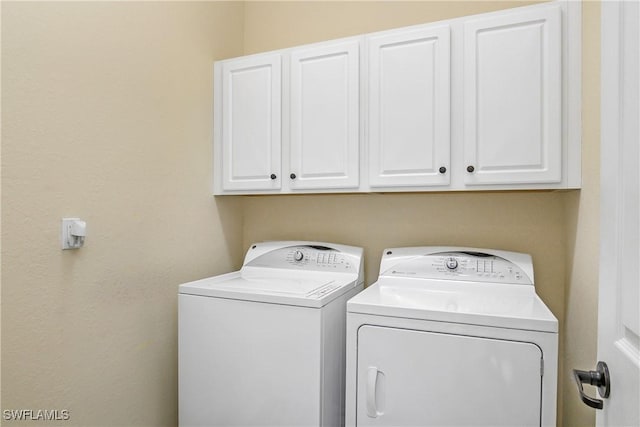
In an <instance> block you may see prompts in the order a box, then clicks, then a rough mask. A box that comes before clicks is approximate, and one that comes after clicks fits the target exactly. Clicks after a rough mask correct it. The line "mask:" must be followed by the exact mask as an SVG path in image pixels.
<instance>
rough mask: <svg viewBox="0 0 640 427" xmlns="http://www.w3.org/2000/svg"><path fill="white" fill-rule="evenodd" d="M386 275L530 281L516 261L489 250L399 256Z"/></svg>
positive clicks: (487, 280)
mask: <svg viewBox="0 0 640 427" xmlns="http://www.w3.org/2000/svg"><path fill="white" fill-rule="evenodd" d="M384 275H385V276H396V277H398V276H401V277H416V278H422V279H440V280H447V279H449V280H463V281H472V282H492V283H514V284H523V285H532V284H533V280H532V278H530V277H529V276H528V275H527V274H526V273H525V271H524V270H523V269H522V268H520V267H519V266H518V265H517V264H515V263H513V262H511V261H509V260H507V259H505V258H502V257H499V256H496V255H492V254H488V253H483V252H472V251H460V252H454V251H447V252H439V253H433V254H427V255H422V256H417V257H411V258H409V259H405V260H402V261H400V262H398V263H397V264H395V265H393V266H391V268H389V269H388V270H387V271H385V272H384Z"/></svg>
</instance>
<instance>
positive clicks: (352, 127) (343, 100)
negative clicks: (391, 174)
mask: <svg viewBox="0 0 640 427" xmlns="http://www.w3.org/2000/svg"><path fill="white" fill-rule="evenodd" d="M359 46H360V41H359V40H358V39H353V40H348V41H341V42H337V43H335V42H334V43H323V44H321V45H314V46H312V47H307V48H305V47H303V48H294V49H292V51H291V56H290V58H291V59H290V61H291V65H290V82H291V83H290V84H291V85H290V99H291V104H290V113H289V118H290V134H289V149H290V153H289V159H290V164H289V176H288V177H286V179H289V186H290V188H292V189H295V190H300V189H332V188H354V189H357V187H358V184H359V163H360V159H359V123H360V91H359V84H360V67H359Z"/></svg>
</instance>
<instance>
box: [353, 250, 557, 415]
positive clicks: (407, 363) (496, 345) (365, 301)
mask: <svg viewBox="0 0 640 427" xmlns="http://www.w3.org/2000/svg"><path fill="white" fill-rule="evenodd" d="M557 359H558V321H557V320H556V318H555V317H554V316H553V314H552V313H551V311H549V309H548V308H547V307H546V306H545V304H544V303H543V302H542V300H541V299H540V298H539V297H538V296H537V295H536V292H535V288H534V280H533V265H532V262H531V257H530V256H529V255H525V254H520V253H514V252H505V251H497V250H488V249H474V248H456V247H415V248H395V249H386V250H385V252H384V254H383V257H382V262H381V264H380V275H379V277H378V281H377V282H376V283H374V284H373V285H371V286H370V287H368V288H367V289H365V290H364V291H363V292H361V293H359V294H358V295H356V296H355V297H354V298H352V299H351V300H349V301H348V302H347V392H346V393H347V401H346V411H347V412H346V425H347V426H359V427H363V426H396V427H398V426H418V425H419V426H541V425H544V426H555V425H556V387H557V384H556V383H557Z"/></svg>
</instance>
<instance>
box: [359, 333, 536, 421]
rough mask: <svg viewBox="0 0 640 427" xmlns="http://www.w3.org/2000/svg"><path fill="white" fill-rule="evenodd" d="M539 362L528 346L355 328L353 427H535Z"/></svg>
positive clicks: (461, 337)
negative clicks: (354, 422) (355, 418)
mask: <svg viewBox="0 0 640 427" xmlns="http://www.w3.org/2000/svg"><path fill="white" fill-rule="evenodd" d="M541 358H542V352H541V350H540V348H539V347H538V346H536V345H535V344H531V343H523V342H516V341H505V340H498V339H488V338H478V337H470V336H463V335H450V334H442V333H434V332H424V331H414V330H407V329H396V328H387V327H378V326H362V327H361V328H360V329H358V361H357V366H358V368H357V369H358V378H357V399H356V406H357V408H356V417H357V421H356V424H357V426H359V427H362V426H388V427H392V426H393V427H398V426H471V425H473V426H540V409H541V390H542V377H541Z"/></svg>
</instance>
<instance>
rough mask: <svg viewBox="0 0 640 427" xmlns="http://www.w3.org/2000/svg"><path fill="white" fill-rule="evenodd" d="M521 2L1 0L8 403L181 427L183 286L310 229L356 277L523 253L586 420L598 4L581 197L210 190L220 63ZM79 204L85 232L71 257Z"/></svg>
mask: <svg viewBox="0 0 640 427" xmlns="http://www.w3.org/2000/svg"><path fill="white" fill-rule="evenodd" d="M522 4H524V3H522V2H518V3H508V2H503V1H500V2H492V3H489V2H478V1H471V2H451V1H446V2H427V1H423V2H421V1H417V2H398V1H394V2H368V1H359V2H250V3H246V4H243V3H242V2H235V3H232V4H229V3H218V2H216V3H213V2H202V3H190V2H178V3H165V2H146V3H126V4H125V3H116V2H107V3H95V2H91V3H83V2H70V3H58V2H51V3H7V2H3V4H2V31H3V32H2V90H3V92H2V112H3V116H2V128H3V134H2V344H3V345H2V391H3V396H2V397H3V399H2V408H3V409H6V408H36V409H37V408H49V409H55V408H59V409H70V410H71V416H72V420H71V423H69V422H67V423H64V425H86V426H88V425H149V426H152V425H153V426H155V425H175V424H176V417H177V389H176V383H177V370H176V362H177V330H176V285H177V284H178V283H181V282H184V281H187V280H191V279H195V278H199V277H203V276H207V275H212V274H217V273H221V272H225V271H230V270H232V269H235V268H237V267H238V264H239V263H240V262H241V259H242V252H243V251H244V249H245V248H246V247H247V245H248V244H249V243H251V242H252V241H259V240H265V239H310V240H327V241H336V242H342V243H348V244H354V245H360V246H363V247H364V248H365V254H366V256H367V258H366V261H367V267H366V275H367V283H371V282H372V281H373V280H374V279H375V277H376V274H377V270H378V263H379V260H380V254H381V251H382V249H383V248H384V247H388V246H410V245H432V244H453V245H469V246H480V247H496V248H503V249H508V250H515V251H524V252H529V253H531V254H532V255H533V258H534V262H535V267H536V279H537V280H536V281H537V284H538V292H539V293H540V295H541V296H542V298H543V299H544V300H545V302H546V303H547V304H548V305H549V306H550V308H551V309H552V311H553V312H554V313H555V314H556V316H557V317H558V318H559V319H560V322H561V328H562V338H561V339H562V340H563V341H561V347H562V348H564V345H563V344H564V343H566V351H562V355H563V357H562V358H561V366H563V368H562V370H561V375H560V381H561V384H562V383H564V384H563V385H561V391H560V394H559V398H560V404H561V413H564V418H561V419H560V420H559V424H560V425H566V426H573V425H593V412H592V411H590V410H589V409H587V408H586V407H584V406H583V405H582V404H580V403H578V401H577V396H575V391H574V386H573V384H572V383H571V382H570V380H569V376H568V372H569V369H570V368H572V367H582V368H588V367H590V366H592V365H593V363H594V361H595V336H594V332H593V331H594V330H595V314H594V313H595V309H596V305H597V301H596V299H597V279H596V277H597V262H596V261H595V260H597V255H598V237H597V229H598V218H599V216H598V195H599V193H598V191H599V189H598V179H599V177H598V173H599V171H598V163H599V153H598V147H599V141H598V138H599V112H598V108H599V104H598V103H599V98H598V90H599V82H598V78H599V4H598V3H591V2H590V3H587V4H585V8H584V28H585V29H587V28H588V29H589V30H588V31H586V30H585V31H584V50H583V54H584V63H585V69H584V79H585V81H584V90H583V96H584V108H583V114H584V146H583V152H584V158H583V167H584V174H583V175H584V187H583V190H582V191H581V192H510V193H456V194H444V193H434V194H387V195H382V194H371V195H320V196H269V197H245V198H233V197H217V198H213V197H211V196H210V188H211V186H210V179H211V175H212V171H211V166H210V165H211V162H210V156H211V120H210V118H211V90H212V88H211V75H210V71H211V63H210V61H211V60H212V59H216V58H226V57H232V56H238V55H241V54H243V53H254V52H261V51H265V50H270V49H277V48H282V47H289V46H293V45H298V44H302V43H309V42H315V41H321V40H326V39H331V38H337V37H342V36H348V35H354V34H359V33H362V32H368V31H377V30H383V29H388V28H393V27H398V26H403V25H411V24H417V23H422V22H430V21H435V20H439V19H446V18H452V17H456V16H462V15H468V14H473V13H480V12H485V11H490V10H496V9H502V8H507V7H511V6H514V5H522ZM76 215H77V216H81V217H82V218H83V219H85V220H87V221H88V227H89V237H88V239H87V244H86V246H85V248H83V249H82V250H80V251H65V252H62V251H61V250H60V249H59V235H58V233H59V227H60V225H59V221H60V218H62V217H65V216H76ZM243 216H244V221H243ZM565 260H566V261H568V264H567V266H565V263H564V261H565ZM562 406H564V407H565V410H564V412H562ZM38 425H40V424H38Z"/></svg>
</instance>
